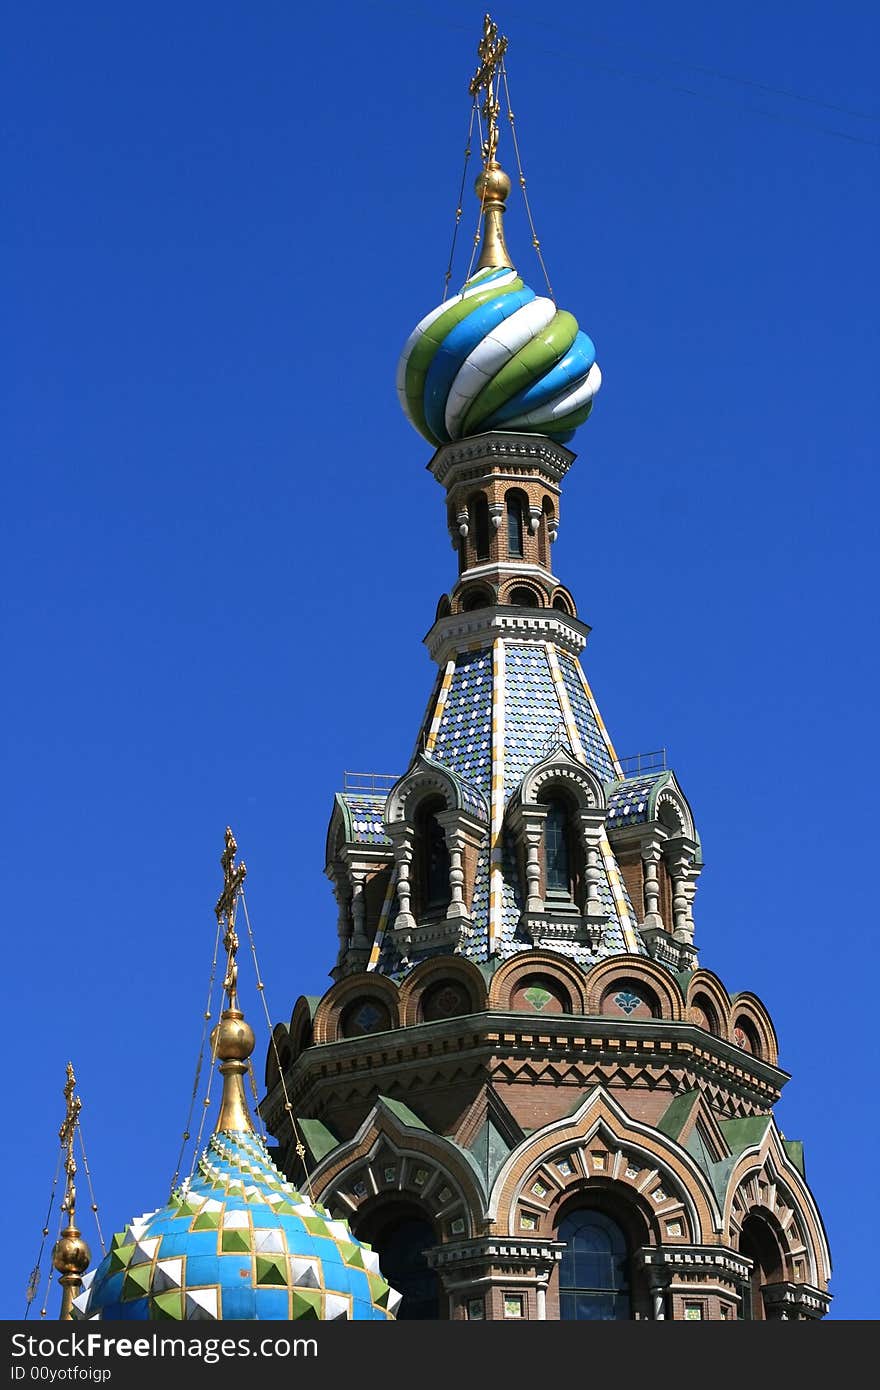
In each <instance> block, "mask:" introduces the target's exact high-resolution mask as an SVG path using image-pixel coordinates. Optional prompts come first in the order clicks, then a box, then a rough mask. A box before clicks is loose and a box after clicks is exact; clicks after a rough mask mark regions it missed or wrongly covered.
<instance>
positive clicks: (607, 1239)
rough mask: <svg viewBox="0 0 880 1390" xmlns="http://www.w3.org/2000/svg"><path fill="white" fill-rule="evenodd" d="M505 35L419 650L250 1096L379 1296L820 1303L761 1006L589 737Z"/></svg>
mask: <svg viewBox="0 0 880 1390" xmlns="http://www.w3.org/2000/svg"><path fill="white" fill-rule="evenodd" d="M506 46H507V45H506V40H505V39H504V38H501V37H500V36H499V35H498V32H497V28H496V27H495V26H494V25H493V24H492V23H491V21H490V19H489V17H488V16H487V18H486V21H485V27H484V33H483V38H482V42H481V44H480V47H479V66H478V69H477V72H476V74H475V76H474V78H473V81H472V83H471V94H472V96H473V99H474V110H475V112H476V113H477V117H478V119H479V118H480V117H481V118H482V122H483V125H482V126H481V131H482V135H483V139H482V152H483V168H482V172H481V173H480V175H479V178H478V179H477V182H476V191H477V195H478V197H479V199H480V206H481V218H482V237H481V252H480V256H479V260H478V262H477V265H476V267H475V268H474V270H473V273H472V274H471V273H470V272H469V274H468V278H467V279H466V282H465V284H464V287H463V288H462V290H461V292H460V293H459V294H457V295H453V296H452V297H451V298H447V299H445V300H444V301H443V303H441V304H440V305H438V306H437V307H436V308H434V309H432V310H431V312H430V313H428V314H427V315H425V316H424V317H423V318H422V319H421V320H420V322H419V323H418V325H417V327H416V328H415V329H414V330H413V332H412V334H411V335H410V337H409V338H408V340H407V341H406V345H405V347H404V349H403V353H402V355H401V359H400V365H399V370H398V380H397V386H398V392H399V396H400V401H401V405H402V407H403V409H404V411H405V413H406V415H407V417H408V419H409V420H410V421H411V422H412V424H413V425H414V426H415V428H416V429H417V430H418V431H419V433H420V434H421V435H422V436H423V437H424V438H425V439H426V440H428V442H429V443H430V444H431V445H432V446H434V447H435V448H436V452H435V453H434V455H433V457H432V458H431V460H430V462H429V464H428V467H429V468H430V470H431V473H432V474H433V476H434V478H436V480H437V482H438V483H439V484H440V485H441V486H442V487H443V489H444V490H445V494H446V522H447V526H448V529H449V534H450V537H451V540H452V544H453V547H454V549H455V551H456V553H457V558H458V576H457V579H456V582H455V583H454V585H453V587H452V588H451V590H450V592H449V593H448V594H444V595H443V597H442V598H441V599H440V602H439V604H438V607H437V612H436V617H435V621H434V623H433V626H432V627H431V630H430V632H429V633H428V635H427V637H426V639H425V641H426V644H427V647H428V650H429V652H430V654H431V656H432V658H433V659H434V660H435V662H436V663H437V666H438V674H437V679H436V683H435V686H434V689H433V692H432V694H431V697H430V700H429V702H428V708H427V711H426V713H425V716H424V718H423V720H422V723H421V725H420V727H419V729H418V734H417V738H416V742H415V747H414V750H413V754H412V757H411V759H410V762H409V765H408V766H407V768H406V770H405V772H404V773H403V775H402V776H400V777H397V778H389V779H386V780H385V781H384V782H383V780H382V779H379V778H365V779H361V780H359V781H358V780H356V779H354V780H350V781H349V782H348V783H347V784H346V786H345V787H344V788H343V790H342V791H341V792H339V793H338V794H337V795H336V797H335V801H334V805H333V810H332V815H331V818H330V826H329V830H328V835H327V855H326V872H327V874H328V876H329V878H330V880H331V883H332V885H333V891H334V893H335V896H336V901H337V904H338V950H337V955H336V961H335V965H334V966H333V969H332V971H331V975H332V977H333V980H334V983H333V985H332V986H331V988H330V989H329V990H328V991H327V993H326V994H325V995H324V996H323V997H322V998H320V999H318V998H310V997H304V998H301V999H299V1000H298V1002H297V1003H296V1005H295V1007H294V1009H293V1013H292V1016H291V1019H290V1022H289V1024H287V1025H285V1024H278V1025H277V1026H276V1028H275V1033H274V1038H273V1046H272V1047H271V1048H270V1051H269V1057H268V1062H267V1069H266V1084H267V1095H266V1097H265V1100H264V1101H263V1104H262V1107H261V1109H262V1113H263V1115H264V1117H265V1120H266V1123H267V1125H268V1127H269V1129H270V1130H271V1132H272V1133H273V1134H274V1135H276V1136H277V1138H278V1141H279V1148H278V1151H277V1154H276V1157H277V1160H278V1162H279V1164H280V1166H281V1167H282V1168H283V1169H284V1170H285V1171H286V1173H287V1175H288V1177H289V1178H290V1179H291V1180H292V1181H294V1182H296V1183H297V1184H299V1185H301V1184H302V1182H303V1181H304V1180H305V1172H306V1170H308V1174H309V1179H310V1182H311V1185H312V1191H313V1193H314V1194H315V1198H316V1199H319V1200H320V1201H321V1202H322V1203H324V1204H325V1205H326V1206H327V1208H328V1209H329V1210H330V1212H331V1213H333V1215H334V1217H336V1218H338V1219H344V1220H345V1221H347V1222H348V1223H350V1227H351V1229H352V1230H353V1231H354V1233H355V1234H356V1236H358V1237H359V1238H360V1239H362V1240H365V1241H369V1242H371V1243H372V1245H373V1246H374V1247H375V1249H376V1250H377V1252H378V1255H379V1259H380V1262H381V1264H382V1269H383V1272H384V1274H385V1276H386V1277H387V1278H388V1279H389V1280H390V1281H391V1282H392V1284H393V1285H394V1286H395V1288H396V1289H397V1290H398V1291H399V1292H400V1293H401V1294H402V1295H403V1302H402V1304H401V1307H400V1310H399V1313H398V1316H399V1317H422V1318H424V1317H437V1318H451V1319H501V1318H509V1319H541V1318H549V1319H555V1318H564V1319H585V1320H586V1319H607V1318H636V1319H645V1318H648V1319H652V1318H673V1319H685V1320H686V1319H710V1320H721V1319H735V1318H765V1317H766V1318H796V1319H803V1318H816V1317H821V1316H823V1315H824V1313H825V1312H826V1311H827V1308H828V1304H829V1294H828V1291H827V1290H828V1280H829V1276H830V1258H829V1251H828V1245H827V1241H826V1237H825V1233H824V1230H823V1226H822V1221H821V1218H820V1215H819V1212H818V1210H817V1207H816V1203H815V1201H814V1199H813V1197H812V1195H811V1193H810V1190H809V1187H808V1186H807V1183H806V1180H805V1176H804V1162H803V1148H802V1145H801V1144H800V1143H799V1142H797V1141H792V1140H787V1139H785V1138H784V1137H783V1136H782V1135H781V1134H780V1132H779V1130H778V1128H777V1126H776V1122H775V1120H774V1117H773V1106H774V1104H775V1102H776V1101H777V1100H778V1098H779V1095H780V1092H781V1088H782V1086H783V1085H784V1083H785V1081H786V1080H787V1079H788V1077H787V1074H786V1073H785V1072H784V1071H782V1070H781V1069H780V1067H779V1063H778V1056H777V1043H776V1037H775V1033H774V1030H773V1024H772V1022H771V1020H770V1018H769V1016H768V1014H767V1011H766V1010H765V1008H764V1007H763V1005H762V1004H761V1002H760V1000H758V999H757V998H756V997H755V996H754V995H753V994H750V993H741V994H735V995H730V994H728V992H727V990H726V989H725V987H724V984H723V983H722V981H721V980H720V979H719V978H718V977H717V976H716V975H714V974H713V973H712V971H711V970H709V969H705V968H701V967H700V966H699V964H698V956H697V948H696V944H695V937H694V917H693V902H694V895H695V891H696V887H697V882H698V879H699V875H700V872H701V869H702V863H703V860H702V851H701V846H700V838H699V834H698V832H697V829H696V824H695V820H694V815H693V812H692V810H691V807H690V805H689V803H688V800H687V797H686V796H685V793H684V791H683V789H682V786H681V784H680V782H679V780H678V777H677V776H676V774H675V772H674V771H672V770H671V769H670V768H668V767H667V766H666V765H665V759H659V760H656V761H655V762H654V763H653V764H652V763H651V762H650V761H649V762H648V763H647V764H642V763H637V764H636V765H635V766H634V767H632V766H628V765H625V764H624V763H622V762H621V761H620V759H619V758H618V757H617V754H616V753H615V750H614V747H613V744H612V742H611V739H610V737H609V735H608V732H607V730H606V727H605V724H604V723H603V720H602V717H601V715H600V714H599V710H598V708H597V706H596V702H595V700H594V698H593V694H592V692H591V689H590V686H589V684H588V682H587V679H586V676H585V674H584V671H583V668H582V666H581V664H580V657H581V654H582V652H583V650H584V647H585V645H586V642H587V636H588V633H589V631H590V629H589V627H588V625H587V624H586V623H585V622H584V621H583V620H582V619H581V618H580V617H579V616H578V611H577V606H576V603H575V600H574V597H573V596H572V594H571V593H570V591H569V590H568V589H567V588H566V587H565V585H564V584H563V583H562V582H561V581H560V579H558V578H557V577H556V575H555V573H554V569H553V563H552V548H553V543H554V541H555V540H556V536H557V533H558V529H559V522H560V505H561V492H562V484H563V481H564V478H565V476H566V474H567V472H568V470H569V468H570V467H571V466H572V464H573V463H574V461H575V455H574V454H573V453H572V452H571V451H570V449H569V448H568V447H567V445H568V444H569V442H570V441H571V439H572V437H573V435H574V432H575V430H576V429H577V428H578V427H579V426H581V425H582V424H584V422H585V421H586V419H587V417H588V416H589V414H590V411H591V409H592V406H593V401H594V398H595V395H596V392H597V391H598V389H599V386H600V383H601V376H600V372H599V367H598V365H597V364H596V353H595V349H594V346H593V343H592V342H591V340H590V338H589V337H588V336H587V334H586V333H584V332H583V331H582V330H581V329H580V328H579V326H578V323H577V321H576V320H575V318H574V317H573V316H572V315H571V314H570V313H568V312H566V311H564V310H561V309H559V308H558V307H557V306H556V304H555V303H554V302H553V299H552V297H551V296H550V295H538V294H535V292H534V291H533V290H531V289H530V288H529V287H528V286H527V285H526V284H525V283H524V281H523V279H522V278H521V277H520V276H519V275H518V274H517V272H516V270H515V268H514V265H513V261H512V259H511V256H510V253H509V252H508V249H507V245H506V241H505V235H504V225H503V216H504V209H505V202H506V199H507V196H508V194H509V192H510V187H511V181H510V179H509V178H508V176H507V174H505V172H504V171H503V169H502V168H501V166H500V164H499V162H498V159H497V152H498V143H499V116H500V113H501V105H502V98H503V95H504V94H505V93H506V90H507V79H506V73H505V67H504V55H505V50H506ZM509 120H510V129H511V132H512V134H513V143H514V149H515V130H514V125H513V117H512V114H511V115H509ZM520 182H521V183H522V184H523V185H524V180H523V179H522V177H520ZM535 246H536V248H537V238H535ZM288 1096H289V1097H290V1100H289V1101H288V1099H287V1098H288ZM288 1105H292V1110H291V1109H288V1108H287V1107H288ZM292 1113H293V1114H294V1115H295V1117H296V1127H294V1125H293V1124H292V1122H291V1114H292ZM300 1135H301V1136H302V1140H303V1141H304V1148H305V1153H304V1154H302V1153H298V1152H297V1144H298V1143H299V1136H300ZM300 1147H303V1145H301V1146H300Z"/></svg>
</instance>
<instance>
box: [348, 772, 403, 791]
mask: <svg viewBox="0 0 880 1390" xmlns="http://www.w3.org/2000/svg"><path fill="white" fill-rule="evenodd" d="M399 780H400V777H399V774H398V773H396V772H343V774H342V790H343V791H344V792H351V794H352V795H353V796H387V795H388V793H389V792H390V790H391V788H392V787H393V786H394V784H395V782H398V781H399Z"/></svg>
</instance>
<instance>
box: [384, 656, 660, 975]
mask: <svg viewBox="0 0 880 1390" xmlns="http://www.w3.org/2000/svg"><path fill="white" fill-rule="evenodd" d="M504 654H505V663H504V665H505V686H504V689H505V698H504V795H505V800H506V801H509V799H510V797H511V796H512V795H513V794H514V793H515V792H516V790H517V788H518V787H519V785H520V783H521V782H522V779H523V777H524V776H525V775H526V773H527V772H528V771H529V769H530V768H531V767H533V766H534V764H535V763H537V762H539V761H541V759H542V758H544V757H546V756H547V755H548V753H549V752H550V751H551V748H552V746H553V745H554V744H556V743H558V742H559V741H560V730H563V729H564V726H565V713H564V710H563V708H562V706H561V704H560V698H559V694H558V692H557V688H556V685H555V684H554V681H553V676H552V673H551V669H550V662H549V659H548V653H547V645H546V643H544V642H540V641H536V642H505V644H504ZM557 656H558V660H559V667H560V672H561V675H562V681H563V684H564V687H565V691H566V694H567V696H568V702H569V704H570V706H571V713H572V716H573V718H574V721H575V724H576V726H577V731H578V735H579V738H580V740H581V743H582V746H583V750H584V756H585V758H586V760H587V762H588V763H589V765H590V766H591V767H592V769H593V771H594V772H595V773H596V775H597V776H598V777H599V778H600V780H601V781H603V782H604V783H606V785H607V786H610V787H611V788H612V794H615V793H616V789H617V788H624V787H630V786H635V785H636V783H637V782H640V781H644V780H645V779H632V780H631V782H629V783H620V782H615V781H613V780H612V779H613V778H614V766H613V764H612V761H611V756H610V754H609V751H608V746H607V744H606V741H605V738H604V737H603V735H602V732H601V729H600V726H599V723H598V721H597V719H596V716H595V714H594V712H593V709H592V706H591V704H590V700H589V698H588V696H587V694H586V690H585V688H584V684H583V680H582V677H581V673H580V670H579V666H578V663H577V662H576V661H575V660H574V659H573V658H571V657H570V656H568V655H567V654H566V653H564V652H561V651H558V649H557ZM492 706H493V667H492V649H491V647H486V648H483V649H482V650H480V651H476V652H468V653H463V654H461V655H460V656H459V657H458V658H457V662H456V667H455V671H454V673H453V676H452V680H451V682H450V685H449V690H448V694H447V698H446V704H445V707H444V709H443V714H442V718H441V720H440V726H439V729H438V732H437V736H436V739H435V741H434V745H433V748H432V751H431V755H430V760H431V761H434V762H438V763H440V764H442V765H443V766H445V767H446V768H447V769H449V771H450V772H452V773H453V774H454V775H455V776H456V779H457V781H458V782H459V785H460V787H461V789H462V800H463V804H466V805H467V806H468V809H470V810H473V811H474V812H475V813H478V814H480V815H481V817H482V818H485V814H486V808H487V806H488V804H489V800H490V797H491V758H492ZM428 723H430V719H429V720H428ZM563 741H564V743H566V744H570V740H568V739H564V740H563ZM647 780H648V783H649V785H650V784H651V783H652V782H653V780H655V779H647ZM468 798H470V800H468ZM484 798H485V800H484ZM613 804H614V806H615V808H616V806H617V803H616V801H615V802H614V803H613ZM621 804H623V803H621ZM616 823H618V824H619V823H621V822H620V821H617V822H616ZM614 824H615V818H614V817H611V818H610V819H609V827H610V828H613V825H614ZM489 866H490V851H489V845H488V837H487V843H485V844H484V845H483V846H482V847H481V849H480V851H479V853H478V856H477V867H476V876H475V883H474V893H473V901H472V907H471V920H472V928H471V932H470V935H469V936H468V937H467V938H466V939H465V940H463V941H462V943H461V946H460V951H461V953H462V954H463V955H465V956H467V957H468V958H470V959H471V960H474V961H477V962H483V961H485V960H486V958H487V953H488V938H489ZM620 890H621V892H622V894H623V897H624V899H625V900H626V901H627V906H628V907H629V908H630V917H631V921H633V922H635V920H636V918H635V913H633V912H632V908H631V904H629V900H628V897H627V893H626V887H625V885H624V884H623V882H622V879H621V883H620ZM599 903H600V906H601V909H602V911H603V912H604V913H605V914H606V915H607V922H606V924H605V928H604V934H603V941H602V945H601V947H600V948H598V950H595V951H594V950H591V949H590V948H589V947H587V946H584V945H580V944H574V943H568V942H559V943H556V944H554V947H553V949H554V950H557V951H558V952H559V953H560V954H561V955H565V956H568V957H569V958H570V959H573V960H575V961H576V962H578V964H581V965H583V966H589V965H591V964H593V962H594V961H596V960H597V959H599V958H601V957H604V956H609V955H616V954H619V953H621V952H625V951H627V950H629V949H630V948H629V947H628V945H627V941H626V939H625V937H624V933H623V928H622V924H621V921H620V919H619V917H618V914H617V907H616V904H615V899H614V894H613V892H612V889H611V884H610V883H609V880H608V875H607V872H606V871H605V870H604V868H603V871H602V877H601V880H600V884H599ZM396 910H397V904H396V900H395V904H394V907H393V908H392V911H391V913H390V914H389V921H388V927H389V928H390V927H391V926H392V924H393V921H394V917H395V916H396ZM522 910H523V897H522V885H521V883H520V874H519V866H518V863H517V856H516V850H515V846H514V843H513V840H512V838H511V836H510V835H509V833H508V832H507V831H505V832H504V839H503V845H502V892H501V929H500V936H499V939H498V941H497V952H498V955H499V956H500V957H501V958H506V957H508V956H511V955H514V954H516V953H517V952H519V951H522V950H528V949H531V942H530V941H529V940H528V939H527V938H526V937H525V936H524V935H522V934H521V929H520V926H519V921H520V916H521V914H522ZM636 950H637V951H638V952H639V953H643V952H644V950H645V948H644V947H643V945H642V942H641V940H640V939H639V940H638V941H637V945H636ZM422 958H423V957H421V956H420V957H419V959H422ZM407 968H409V967H407ZM379 969H380V970H382V971H383V972H384V973H386V974H389V975H391V976H397V977H399V976H400V975H402V974H404V973H405V972H404V971H403V970H402V969H401V967H400V962H399V958H398V955H397V951H396V948H395V947H393V946H392V944H391V941H390V932H389V934H388V935H386V938H385V943H384V944H383V949H382V952H381V956H380V960H379Z"/></svg>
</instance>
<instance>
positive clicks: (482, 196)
mask: <svg viewBox="0 0 880 1390" xmlns="http://www.w3.org/2000/svg"><path fill="white" fill-rule="evenodd" d="M477 130H478V133H479V136H480V149H482V148H483V119H482V117H481V115H480V110H479V107H477ZM485 202H486V184H485V181H484V182H483V188H482V192H481V193H480V211H479V212H478V213H477V230H476V231H475V232H474V246H473V250H472V251H471V258H470V261H469V263H468V268H467V275H466V276H465V277H464V278H465V284H467V282H468V280H469V279H470V278H471V271H472V270H473V268H474V257H475V256H476V254H477V247H478V246H479V244H480V236H481V231H480V229H481V227H482V225H483V206H484V204H485Z"/></svg>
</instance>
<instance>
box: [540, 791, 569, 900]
mask: <svg viewBox="0 0 880 1390" xmlns="http://www.w3.org/2000/svg"><path fill="white" fill-rule="evenodd" d="M570 850H571V846H570V842H569V827H568V811H567V809H566V806H565V803H564V802H562V801H548V802H547V818H546V820H545V821H544V864H545V873H546V886H547V891H546V896H547V897H548V898H570V897H571V895H572V894H571V853H570Z"/></svg>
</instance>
